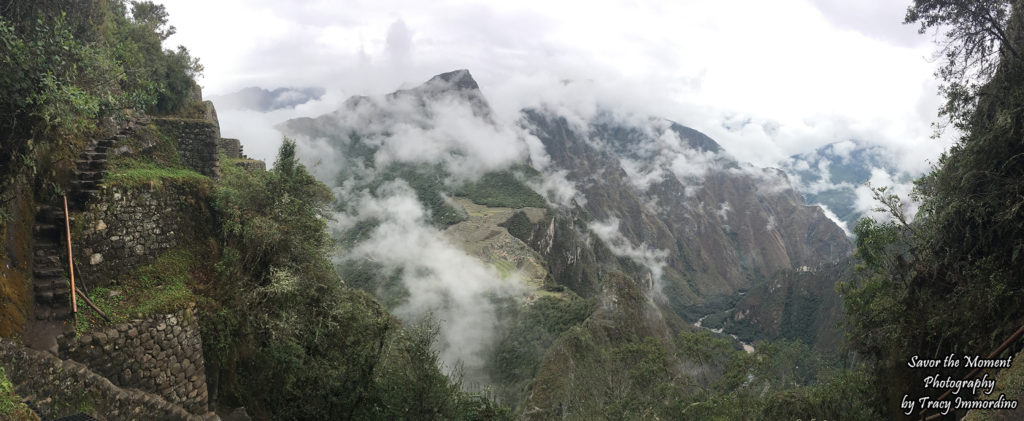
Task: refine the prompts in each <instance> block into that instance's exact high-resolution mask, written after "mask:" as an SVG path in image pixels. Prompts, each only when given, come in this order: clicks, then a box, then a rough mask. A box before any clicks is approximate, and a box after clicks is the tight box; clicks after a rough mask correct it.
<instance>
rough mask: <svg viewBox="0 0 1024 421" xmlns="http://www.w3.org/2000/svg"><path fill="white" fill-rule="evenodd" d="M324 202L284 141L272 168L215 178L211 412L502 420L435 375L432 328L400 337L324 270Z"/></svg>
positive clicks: (380, 313) (380, 312)
mask: <svg viewBox="0 0 1024 421" xmlns="http://www.w3.org/2000/svg"><path fill="white" fill-rule="evenodd" d="M331 200H332V196H331V194H330V192H329V190H327V188H326V186H324V185H323V184H322V183H320V182H318V181H316V180H315V179H313V177H312V176H311V175H310V174H309V173H308V172H307V171H306V169H305V167H304V166H302V165H301V164H299V163H298V162H297V161H296V159H295V144H294V142H291V141H288V140H286V141H285V142H284V144H283V145H282V147H281V150H280V152H279V155H278V158H277V162H276V163H275V165H274V168H273V169H272V170H270V171H267V172H249V171H246V170H243V169H241V168H237V167H234V166H226V167H225V168H224V172H223V174H222V181H221V184H220V186H219V188H218V190H217V192H216V203H215V207H216V210H217V212H218V213H219V215H220V216H219V217H220V220H221V222H222V227H223V228H222V232H221V233H220V234H219V236H220V237H221V242H220V244H221V246H220V247H221V248H220V250H219V256H220V257H219V261H218V262H217V263H216V268H217V274H216V277H217V281H216V282H214V284H213V285H212V290H211V291H210V294H209V295H210V298H211V299H210V300H208V301H206V302H205V312H206V314H209V315H212V317H209V319H210V320H209V321H204V322H203V342H204V347H205V351H206V357H207V366H208V367H209V368H210V369H209V371H210V372H212V373H215V374H214V375H213V376H211V377H212V378H211V380H210V382H211V387H213V389H214V390H216V394H217V396H218V397H219V400H220V401H221V402H223V403H226V404H230V405H244V406H245V407H246V408H248V409H249V410H250V411H251V412H250V413H252V414H255V415H256V416H257V417H258V418H260V419H353V418H354V419H477V418H494V417H500V416H501V415H502V414H503V413H504V412H503V409H501V408H500V407H496V406H494V405H493V404H492V403H491V402H490V401H488V400H486V399H483V398H481V397H479V396H474V395H469V394H466V393H464V392H462V391H461V387H460V385H459V378H458V376H457V374H456V375H455V377H454V378H449V377H448V376H446V375H445V374H444V373H443V372H441V370H440V369H439V368H438V359H437V354H436V351H434V350H433V349H432V348H431V344H432V341H433V340H434V338H435V336H436V328H434V327H432V326H431V324H429V323H427V324H425V325H423V326H414V327H411V328H403V327H402V326H401V325H400V324H399V322H398V321H397V320H395V319H394V318H393V317H392V316H391V315H389V314H388V313H387V311H386V310H385V309H384V307H382V306H380V305H379V304H377V302H376V301H374V300H373V299H372V298H371V297H370V296H369V295H367V294H366V293H364V292H362V291H359V290H355V289H351V288H348V287H345V286H342V282H341V279H340V277H339V276H338V274H337V272H336V271H335V270H334V267H333V266H332V265H331V262H330V260H329V259H328V252H329V250H330V249H331V247H332V244H333V243H332V241H331V239H330V238H329V236H328V233H327V230H326V219H327V218H328V211H329V209H330V203H331Z"/></svg>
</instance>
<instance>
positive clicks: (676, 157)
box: [523, 110, 851, 319]
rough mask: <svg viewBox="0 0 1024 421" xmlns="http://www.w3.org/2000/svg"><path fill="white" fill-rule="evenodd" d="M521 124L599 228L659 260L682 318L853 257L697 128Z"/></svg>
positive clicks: (549, 120) (775, 177) (774, 185)
mask: <svg viewBox="0 0 1024 421" xmlns="http://www.w3.org/2000/svg"><path fill="white" fill-rule="evenodd" d="M523 116H524V117H523V123H524V124H525V125H526V126H527V127H529V129H530V132H531V133H532V134H533V135H535V136H537V137H538V138H539V139H540V140H541V141H542V142H543V143H544V146H545V148H546V149H547V151H548V153H549V154H550V155H551V158H552V160H553V162H554V163H556V165H557V166H558V168H565V169H567V170H568V175H567V178H568V179H569V180H571V181H573V182H575V184H576V186H578V187H579V189H580V191H581V193H582V195H583V196H584V197H585V198H586V203H585V204H583V207H584V208H585V209H586V210H587V211H588V212H589V213H590V214H592V215H593V216H594V218H595V219H596V220H599V221H606V220H614V221H618V224H619V225H618V227H619V230H620V231H621V233H622V235H623V236H625V237H626V238H627V239H629V241H630V242H631V243H632V244H636V245H647V246H648V247H650V248H652V249H655V250H662V251H664V254H665V256H666V257H665V261H664V265H665V268H664V281H665V285H664V286H665V288H666V290H665V293H666V295H667V296H668V299H669V300H670V301H672V304H673V307H674V308H675V309H676V311H677V312H679V314H680V315H682V316H684V317H687V318H690V319H695V318H696V317H699V316H700V315H702V314H706V313H707V312H710V310H714V309H717V308H720V307H722V306H726V305H727V301H728V300H729V299H731V298H732V297H734V296H735V293H736V292H738V291H742V290H746V289H748V288H750V287H751V286H752V285H754V284H756V283H758V282H763V281H765V280H766V279H767V278H769V277H770V276H772V275H773V274H774V273H775V272H777V271H779V270H783V269H795V268H797V267H799V266H803V265H818V264H821V263H823V262H828V261H832V260H836V259H839V258H841V257H843V256H846V255H848V254H849V253H850V252H851V243H850V241H849V240H848V239H847V238H846V237H845V235H844V234H843V231H842V230H841V229H840V228H839V227H838V226H836V225H835V224H834V223H833V222H832V221H830V220H829V219H828V218H827V217H826V216H825V215H824V213H823V212H822V211H821V209H820V208H818V207H815V206H807V205H806V204H805V203H804V201H803V200H802V199H801V197H800V196H799V195H798V194H797V193H796V192H795V191H794V190H793V189H792V188H791V187H790V186H789V183H788V180H787V179H786V177H785V175H783V174H782V173H781V172H778V171H776V170H770V169H760V168H754V167H751V166H747V165H742V164H740V163H738V162H736V161H735V160H733V159H732V158H731V157H729V156H728V155H727V154H725V153H724V151H723V150H722V149H721V147H719V146H718V145H717V143H715V142H714V140H712V139H710V138H708V137H707V136H704V135H703V134H700V133H699V132H697V131H695V130H693V129H689V128H687V127H685V126H681V125H679V124H676V123H673V122H669V121H665V120H658V119H649V120H647V121H643V122H642V123H640V124H637V123H635V122H629V121H625V120H623V121H616V118H615V117H614V116H612V115H610V114H605V115H598V116H597V118H595V120H594V121H592V122H589V123H588V124H587V125H586V126H584V127H580V126H578V125H575V126H574V125H572V124H570V123H569V120H568V119H566V118H565V117H564V116H560V115H557V114H555V113H553V112H550V111H547V110H526V111H525V112H524V113H523Z"/></svg>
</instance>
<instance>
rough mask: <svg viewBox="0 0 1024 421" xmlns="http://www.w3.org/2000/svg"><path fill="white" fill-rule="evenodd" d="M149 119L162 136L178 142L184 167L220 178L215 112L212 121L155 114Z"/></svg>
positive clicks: (218, 137) (218, 135)
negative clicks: (161, 116)
mask: <svg viewBox="0 0 1024 421" xmlns="http://www.w3.org/2000/svg"><path fill="white" fill-rule="evenodd" d="M210 108H211V109H212V105H211V106H210ZM152 121H153V123H154V124H156V126H157V127H158V128H159V129H160V131H161V132H162V133H163V134H164V135H166V136H170V137H171V138H172V139H174V141H175V142H176V143H177V145H178V154H179V155H181V161H182V162H183V163H184V164H185V166H187V167H188V168H190V169H192V170H194V171H196V172H198V173H200V174H203V175H206V176H209V177H211V178H213V179H217V178H219V177H220V162H219V159H220V154H219V152H218V151H217V141H218V140H220V126H218V125H217V120H216V114H214V117H213V120H209V119H191V118H176V117H166V118H156V117H154V118H152Z"/></svg>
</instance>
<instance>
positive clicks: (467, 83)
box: [424, 69, 480, 91]
mask: <svg viewBox="0 0 1024 421" xmlns="http://www.w3.org/2000/svg"><path fill="white" fill-rule="evenodd" d="M437 85H442V86H444V85H447V86H445V87H448V88H451V89H454V90H458V91H463V90H466V91H479V90H480V85H478V84H477V83H476V80H474V79H473V75H471V74H469V70H467V69H458V70H453V71H450V72H446V73H441V74H439V75H437V76H434V77H432V78H430V80H428V81H427V83H425V84H424V86H437Z"/></svg>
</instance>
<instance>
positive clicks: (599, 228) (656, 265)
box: [587, 217, 668, 297]
mask: <svg viewBox="0 0 1024 421" xmlns="http://www.w3.org/2000/svg"><path fill="white" fill-rule="evenodd" d="M619 222H620V221H619V219H618V218H615V217H612V218H609V219H608V220H607V221H593V222H591V223H590V224H588V226H587V227H588V228H589V229H590V231H591V232H593V233H594V234H596V235H597V237H598V238H600V239H601V241H604V243H605V245H607V246H608V249H610V250H611V251H612V253H613V254H615V255H616V256H621V257H627V258H629V259H631V260H633V261H634V262H636V263H639V264H641V265H643V266H644V267H646V268H647V269H648V270H650V271H651V283H652V285H651V286H652V287H653V288H651V289H650V290H649V291H648V292H652V293H654V294H655V296H659V297H663V296H664V290H663V286H664V281H663V279H662V276H663V275H664V273H665V266H666V265H668V263H667V262H666V260H667V259H668V251H667V250H660V249H655V248H652V247H650V246H648V245H647V244H639V245H634V244H633V243H632V242H630V241H629V239H628V238H626V236H625V235H623V234H622V232H621V231H619Z"/></svg>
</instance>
